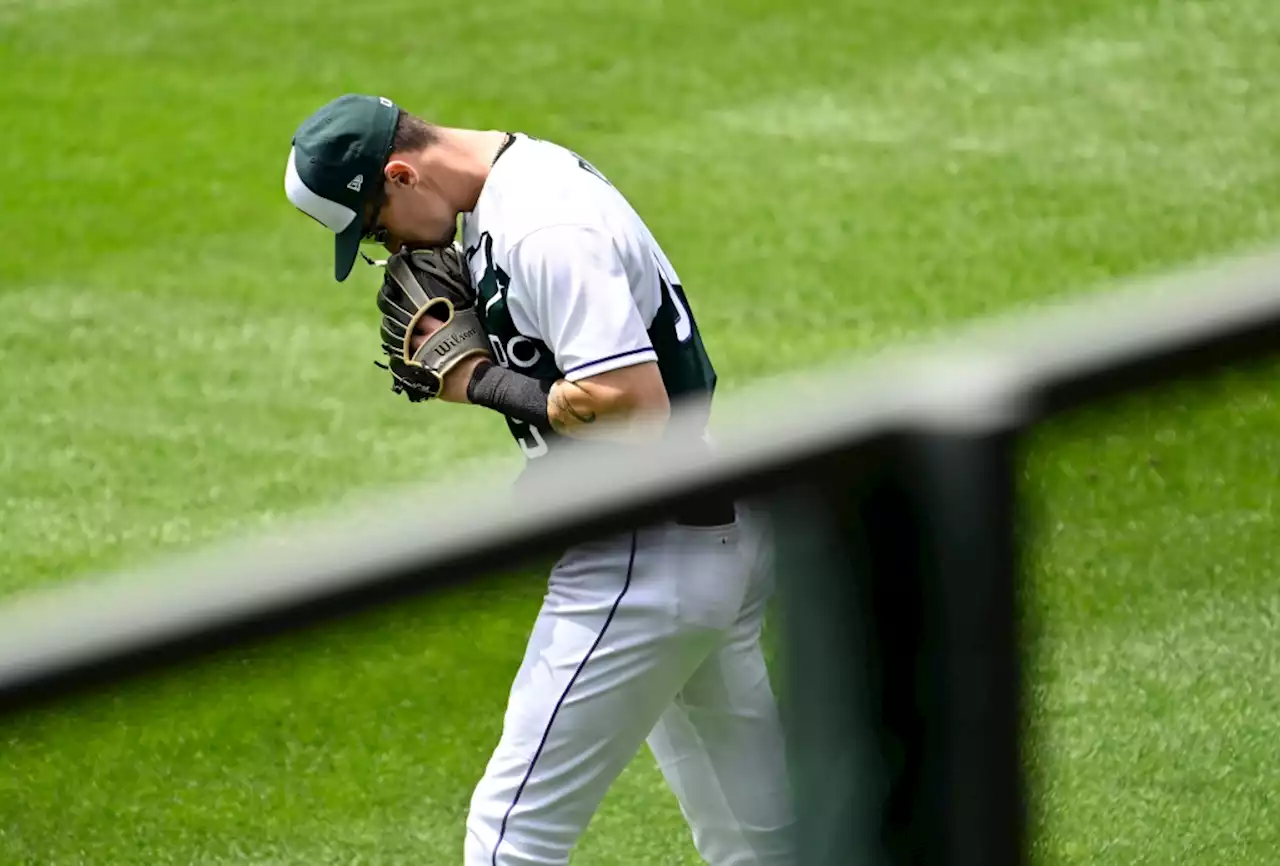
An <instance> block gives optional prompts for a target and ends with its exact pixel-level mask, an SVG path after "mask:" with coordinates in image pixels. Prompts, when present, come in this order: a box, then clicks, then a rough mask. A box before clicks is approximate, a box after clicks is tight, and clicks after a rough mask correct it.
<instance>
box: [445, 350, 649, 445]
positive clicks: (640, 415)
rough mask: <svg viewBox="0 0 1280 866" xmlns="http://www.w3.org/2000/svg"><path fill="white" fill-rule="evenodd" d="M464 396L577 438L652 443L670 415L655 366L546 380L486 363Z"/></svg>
mask: <svg viewBox="0 0 1280 866" xmlns="http://www.w3.org/2000/svg"><path fill="white" fill-rule="evenodd" d="M464 399H465V400H466V401H467V402H470V403H474V404H476V405H479V406H485V407H487V408H490V409H493V410H495V411H497V412H499V413H501V414H503V415H506V416H508V417H511V418H515V419H518V420H520V421H524V422H526V423H529V424H532V425H534V426H535V427H538V428H540V429H547V428H550V429H553V430H555V431H556V432H558V433H560V434H562V435H565V436H569V437H572V438H576V439H602V440H612V441H621V442H647V441H653V440H655V439H657V438H659V437H660V436H661V434H662V431H663V429H664V428H665V426H666V422H667V419H668V418H669V416H670V413H671V407H670V404H669V402H668V400H667V393H666V389H665V388H664V387H663V385H662V377H661V375H660V374H659V373H658V371H657V367H656V365H640V366H638V367H636V368H624V369H622V370H615V371H611V372H609V373H602V374H600V375H598V376H593V377H591V378H590V379H584V380H582V381H580V382H569V381H566V380H564V379H560V380H558V381H556V382H554V383H549V382H543V381H539V380H537V379H534V378H532V377H530V376H526V375H524V374H523V373H518V372H516V371H514V370H508V369H505V368H502V367H498V366H496V365H494V364H493V363H492V362H490V361H485V362H483V363H481V364H479V365H477V366H476V367H475V368H474V370H473V371H472V372H471V375H470V380H469V382H468V384H467V387H466V395H465V398H464Z"/></svg>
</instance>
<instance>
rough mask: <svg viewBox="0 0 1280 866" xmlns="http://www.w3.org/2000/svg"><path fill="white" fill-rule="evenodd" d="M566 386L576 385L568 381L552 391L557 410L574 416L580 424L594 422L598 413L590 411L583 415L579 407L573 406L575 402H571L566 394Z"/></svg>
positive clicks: (562, 414)
mask: <svg viewBox="0 0 1280 866" xmlns="http://www.w3.org/2000/svg"><path fill="white" fill-rule="evenodd" d="M566 386H570V387H576V386H572V384H571V383H567V382H566V383H564V384H563V385H561V387H559V388H556V389H554V390H553V391H552V392H551V402H552V403H553V404H554V405H555V407H556V411H557V412H558V413H559V414H560V415H561V416H565V415H569V416H572V417H573V418H574V420H576V421H577V422H578V423H579V424H591V423H593V422H594V421H595V420H596V413H595V412H588V413H587V414H586V415H583V414H582V413H580V412H579V411H578V410H577V409H575V408H573V404H572V403H570V402H569V398H568V397H566V396H565V395H564V388H565V387H566Z"/></svg>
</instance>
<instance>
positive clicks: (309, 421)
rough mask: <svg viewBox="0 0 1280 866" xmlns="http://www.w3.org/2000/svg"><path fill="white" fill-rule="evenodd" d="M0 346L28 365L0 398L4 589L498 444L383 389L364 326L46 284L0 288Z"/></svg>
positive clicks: (491, 430) (257, 523) (437, 468)
mask: <svg viewBox="0 0 1280 866" xmlns="http://www.w3.org/2000/svg"><path fill="white" fill-rule="evenodd" d="M372 318H373V317H372V316H370V317H369V319H372ZM66 341H69V343H68V342H66ZM0 342H2V343H3V345H4V349H3V350H0V357H2V358H4V359H5V360H6V361H9V360H12V361H14V362H19V359H21V360H20V363H21V364H22V367H21V368H20V369H21V370H22V379H21V382H20V383H16V382H15V385H16V386H17V387H15V389H14V390H13V391H12V392H11V393H10V394H9V397H8V399H7V400H6V401H5V402H4V403H3V404H2V405H0V426H2V427H3V429H4V430H5V431H6V432H5V436H4V439H3V444H0V490H3V491H4V496H3V497H2V498H0V525H2V526H3V527H4V529H3V533H2V534H3V538H4V551H5V558H4V560H3V566H4V567H3V568H0V591H12V590H14V589H19V588H23V587H31V586H34V585H36V584H38V583H40V582H42V581H45V580H49V579H65V578H67V577H70V576H72V575H74V574H76V573H79V572H81V571H83V570H85V569H86V568H88V567H90V565H93V566H97V567H103V566H105V565H107V564H110V563H112V562H115V561H118V560H119V559H120V558H121V557H122V556H123V555H126V554H127V552H129V551H137V550H140V549H161V548H174V547H181V546H189V545H191V544H193V543H200V542H205V541H208V540H210V539H211V538H214V537H216V536H217V535H219V534H222V533H226V532H228V531H233V530H242V531H243V530H248V529H252V530H255V531H257V530H261V529H263V528H264V527H265V526H267V525H269V524H270V523H271V522H272V521H275V520H278V519H280V518H281V517H283V516H285V515H286V514H288V513H290V512H293V511H296V510H298V509H300V508H304V507H308V506H311V505H313V504H314V503H316V502H317V501H322V500H325V499H331V498H332V497H333V496H334V495H335V490H334V488H335V486H337V488H338V490H337V493H338V495H341V491H343V490H351V489H357V488H361V487H362V485H363V484H364V483H365V481H366V479H367V478H368V477H370V476H373V477H379V478H382V479H384V480H385V482H386V483H397V484H409V483H418V482H421V481H423V480H426V478H427V477H428V476H429V474H430V473H432V472H435V473H437V474H443V473H444V472H445V471H446V470H447V469H448V468H449V467H450V466H452V465H455V464H457V463H461V462H464V461H466V460H467V459H469V458H474V457H476V455H477V453H491V452H492V451H493V450H494V449H495V447H498V448H500V447H501V446H502V445H504V444H506V443H505V437H503V435H502V431H501V430H499V429H497V428H496V427H495V426H494V425H492V424H485V423H484V422H485V421H489V420H491V419H489V418H486V417H484V416H482V415H480V413H476V412H471V413H469V414H464V412H465V410H464V409H462V408H460V407H443V406H433V407H431V411H426V410H424V409H423V407H411V406H409V405H408V403H407V401H404V400H403V398H401V399H399V400H396V399H393V395H391V393H390V390H389V388H390V386H389V379H388V378H387V374H386V373H385V372H384V371H381V370H378V369H376V368H375V367H374V366H373V363H372V362H373V359H374V358H375V357H378V353H379V351H380V350H379V348H378V342H377V336H376V330H375V329H374V328H372V327H371V322H350V323H346V324H332V323H326V322H323V321H318V320H313V319H308V318H307V317H293V316H291V315H288V314H287V313H286V312H285V311H279V312H277V313H276V314H274V315H271V316H248V317H247V316H246V315H245V313H244V311H243V310H242V309H240V308H238V307H236V306H235V305H234V304H218V303H215V302H213V301H210V300H208V299H207V298H204V297H199V296H197V297H195V298H186V299H184V298H181V297H173V298H170V299H167V300H166V301H165V302H164V303H162V304H157V303H155V302H154V299H153V298H150V297H148V296H145V295H142V294H138V293H123V292H104V291H93V292H83V291H77V290H75V289H73V288H70V287H41V288H38V289H30V290H27V291H25V292H10V293H8V294H6V295H4V296H0ZM68 344H69V345H78V346H92V347H93V351H92V352H90V353H80V354H77V353H70V352H67V351H66V346H67V345H68ZM104 358H107V359H110V361H109V362H108V363H103V359H104ZM355 371H364V372H363V375H355V376H353V375H352V373H353V372H355ZM140 384H141V387H140ZM51 397H56V398H57V399H56V400H52V401H51V399H50V398H51ZM442 420H443V421H444V422H445V423H446V425H447V426H446V429H445V431H443V432H442V431H441V430H440V429H439V425H440V423H441V422H442ZM495 440H496V441H495ZM502 457H505V458H507V461H508V462H511V461H512V460H513V459H514V458H513V457H512V456H511V455H510V454H509V453H508V452H505V451H504V452H502V456H501V457H500V458H499V460H501V459H502Z"/></svg>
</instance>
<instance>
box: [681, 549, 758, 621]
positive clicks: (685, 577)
mask: <svg viewBox="0 0 1280 866" xmlns="http://www.w3.org/2000/svg"><path fill="white" fill-rule="evenodd" d="M741 545H742V531H741V528H740V527H739V526H738V525H737V524H729V525H726V526H679V525H676V526H670V527H668V529H667V532H666V533H665V539H664V547H665V550H664V556H663V557H662V558H663V560H664V567H665V568H666V569H667V571H668V574H667V575H666V579H667V580H668V581H669V582H670V585H671V587H672V592H673V594H674V596H675V599H676V618H677V619H678V620H679V622H680V624H681V625H684V626H689V627H693V628H706V629H714V630H722V629H726V628H728V627H729V626H730V625H732V624H733V623H734V621H735V620H736V619H737V617H738V612H739V611H740V610H741V609H742V603H743V600H744V597H745V595H746V589H747V586H748V584H749V583H750V578H749V570H748V568H747V567H746V563H745V561H744V559H743V556H742V550H741Z"/></svg>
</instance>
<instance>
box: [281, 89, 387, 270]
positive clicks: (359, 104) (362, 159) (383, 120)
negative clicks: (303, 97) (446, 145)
mask: <svg viewBox="0 0 1280 866" xmlns="http://www.w3.org/2000/svg"><path fill="white" fill-rule="evenodd" d="M399 117H400V109H399V108H398V107H397V106H396V104H395V103H394V102H392V101H391V100H390V99H387V98H386V97H384V96H365V95H362V94H357V93H348V94H346V95H345V96H339V97H338V98H337V99H335V100H333V101H332V102H330V103H329V104H327V105H325V106H324V107H322V108H320V109H319V110H318V111H316V113H315V114H313V115H311V116H310V117H308V118H307V119H306V120H305V121H303V123H302V125H301V126H299V127H298V131H297V132H295V133H294V135H293V141H292V148H291V149H290V151H289V164H288V165H287V166H286V167H285V174H284V190H285V193H286V194H287V195H288V196H289V201H291V202H293V204H294V207H296V208H297V209H298V210H300V211H302V212H303V213H305V214H306V215H307V216H309V217H311V218H312V219H314V220H315V221H316V222H318V223H320V224H321V225H323V226H324V227H325V228H327V229H329V231H331V232H333V233H334V234H335V235H337V239H336V245H335V247H334V260H333V276H334V279H336V280H337V281H338V282H342V281H343V280H345V279H346V278H347V275H348V274H350V273H351V266H352V265H353V264H354V263H355V260H356V254H357V253H358V252H359V251H360V241H361V238H362V232H361V228H362V226H363V223H364V211H365V205H366V204H367V203H368V201H369V200H370V199H371V198H372V197H373V196H374V194H375V192H376V191H377V190H378V189H379V188H380V187H379V185H380V184H381V183H382V170H383V168H385V167H386V164H387V157H389V156H390V155H391V144H392V141H393V140H394V139H395V134H396V122H397V120H399Z"/></svg>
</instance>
